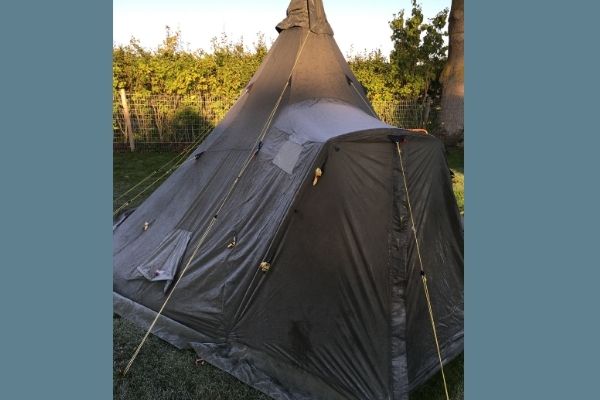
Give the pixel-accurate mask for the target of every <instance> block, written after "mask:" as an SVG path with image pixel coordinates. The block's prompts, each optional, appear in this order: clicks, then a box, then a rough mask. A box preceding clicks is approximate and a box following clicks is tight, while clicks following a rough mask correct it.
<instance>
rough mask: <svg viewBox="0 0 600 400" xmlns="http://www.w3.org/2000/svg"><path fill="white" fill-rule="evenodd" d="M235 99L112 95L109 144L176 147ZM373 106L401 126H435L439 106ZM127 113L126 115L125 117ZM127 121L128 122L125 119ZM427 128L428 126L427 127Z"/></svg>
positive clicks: (205, 129)
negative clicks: (111, 123)
mask: <svg viewBox="0 0 600 400" xmlns="http://www.w3.org/2000/svg"><path fill="white" fill-rule="evenodd" d="M235 100H236V99H233V98H220V97H211V96H206V95H194V96H180V95H147V94H139V93H129V94H125V96H124V99H123V98H122V97H121V96H119V95H118V94H115V96H114V97H113V121H112V122H113V145H114V148H115V150H117V151H118V150H125V149H128V148H129V147H130V145H131V141H130V139H129V138H128V136H127V132H128V129H127V124H128V122H129V124H130V125H131V128H130V129H131V131H132V132H133V142H134V143H135V146H136V147H137V148H140V149H151V150H157V149H158V150H179V149H181V148H183V147H185V146H186V145H188V144H190V143H193V142H195V141H197V140H198V139H199V138H201V137H203V136H205V135H207V134H208V133H210V131H212V129H213V128H214V127H215V126H216V125H217V124H218V123H219V122H220V121H221V119H222V118H223V117H224V116H225V114H226V113H227V111H228V110H229V109H230V108H231V106H232V105H233V104H234V102H235ZM373 109H374V110H375V112H376V113H377V115H378V116H379V117H380V118H381V119H382V120H383V121H384V122H386V123H388V124H390V125H393V126H398V127H401V128H426V129H430V128H431V127H432V126H433V125H435V121H436V119H437V118H436V117H437V114H438V113H439V106H438V105H436V104H435V103H433V104H432V103H431V102H423V101H419V100H398V101H388V102H385V101H379V102H374V103H373ZM127 114H128V116H129V118H126V115H127ZM128 120H129V121H128ZM430 130H431V129H430Z"/></svg>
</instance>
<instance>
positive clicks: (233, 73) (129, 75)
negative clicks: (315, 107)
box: [113, 27, 267, 98]
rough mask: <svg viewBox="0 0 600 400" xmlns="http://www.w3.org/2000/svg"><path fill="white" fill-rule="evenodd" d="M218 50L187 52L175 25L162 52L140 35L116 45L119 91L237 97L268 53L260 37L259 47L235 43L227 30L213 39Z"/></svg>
mask: <svg viewBox="0 0 600 400" xmlns="http://www.w3.org/2000/svg"><path fill="white" fill-rule="evenodd" d="M211 50H212V51H211V52H210V53H207V52H205V51H204V50H196V51H186V50H184V49H183V44H182V40H181V33H180V32H179V31H176V32H172V31H171V30H170V29H169V27H167V30H166V37H165V39H164V41H163V43H162V44H161V45H160V46H159V47H158V48H157V49H156V50H153V51H152V50H146V49H144V48H143V47H141V46H140V43H139V41H138V40H137V39H135V38H132V39H131V41H130V42H129V44H128V45H124V46H116V47H115V48H114V49H113V89H114V90H115V91H116V90H118V89H125V90H126V91H127V92H129V93H139V94H143V95H149V94H177V95H182V96H188V95H196V96H197V95H200V96H204V97H207V96H211V97H226V98H231V97H233V98H237V96H238V95H239V93H240V91H241V90H242V89H243V88H244V86H245V85H246V84H247V83H248V81H249V80H250V78H251V77H252V75H253V74H254V72H255V71H256V69H257V68H258V66H259V65H260V64H261V63H262V61H263V59H264V56H265V55H266V53H267V46H266V43H265V41H264V37H263V36H262V35H259V37H258V41H257V42H256V43H255V44H254V46H253V49H248V48H247V47H246V46H245V44H244V43H243V41H241V40H240V41H239V42H237V43H233V42H231V41H230V40H229V38H228V37H227V36H226V35H225V34H223V35H222V36H221V37H220V38H218V39H217V38H214V39H213V40H212V49H211Z"/></svg>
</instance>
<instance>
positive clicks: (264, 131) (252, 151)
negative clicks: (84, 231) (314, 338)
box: [123, 30, 311, 376]
mask: <svg viewBox="0 0 600 400" xmlns="http://www.w3.org/2000/svg"><path fill="white" fill-rule="evenodd" d="M310 34H311V31H310V30H308V31H307V32H306V36H305V37H304V40H303V41H302V46H301V47H300V50H299V51H298V54H297V55H296V60H295V62H294V65H293V66H292V70H291V71H290V76H289V77H288V79H287V80H286V84H285V86H284V87H283V89H282V91H281V94H280V95H279V98H278V99H277V102H276V103H275V106H274V107H273V110H271V114H270V115H269V118H268V119H267V121H266V122H265V125H264V126H263V129H262V130H261V132H260V134H259V135H258V137H257V139H256V142H255V144H254V146H252V148H251V149H250V154H249V155H248V158H247V159H246V161H245V162H244V164H243V165H242V168H241V169H240V172H239V173H238V175H237V177H236V178H235V180H234V181H233V183H232V184H231V186H230V188H229V190H228V192H227V194H226V195H225V196H224V197H223V200H222V201H221V204H220V205H219V208H218V209H217V211H216V213H215V214H214V216H213V217H212V218H211V220H210V223H209V225H208V227H207V228H206V230H205V231H204V233H203V234H202V236H201V237H200V239H199V240H198V243H197V244H196V247H195V248H194V251H193V252H192V255H191V256H190V258H189V259H188V262H187V263H186V265H185V267H184V268H183V270H182V271H181V274H179V277H178V278H177V280H176V281H175V284H174V285H173V288H172V289H171V291H170V292H169V294H168V295H167V297H166V298H165V301H164V302H163V304H162V306H161V307H160V309H159V310H158V313H157V314H156V316H155V317H154V320H153V321H152V323H151V324H150V326H149V327H148V329H147V331H146V333H145V334H144V337H143V338H142V340H141V341H140V344H139V345H138V346H137V348H136V349H135V351H134V353H133V355H132V356H131V359H130V360H129V362H128V363H127V366H126V367H125V370H124V371H123V376H125V375H127V372H129V370H130V369H131V366H132V365H133V363H134V361H135V359H136V358H137V356H138V354H139V353H140V351H141V349H142V347H143V346H144V343H146V340H147V339H148V336H150V333H151V332H152V329H153V328H154V326H155V325H156V321H158V319H159V318H160V316H161V315H162V312H163V311H164V309H165V307H166V306H167V303H168V302H169V300H170V299H171V296H172V295H173V292H175V289H176V288H177V285H178V284H179V282H180V281H181V279H182V278H183V276H184V275H185V273H186V271H187V270H188V268H189V267H190V265H191V264H192V261H193V260H194V258H195V257H196V254H197V253H198V250H200V247H201V246H202V244H203V243H204V240H206V237H207V236H208V234H209V233H210V231H211V229H212V227H213V225H214V224H215V222H216V221H217V218H218V216H219V213H220V212H221V210H222V209H223V207H224V206H225V203H227V200H228V199H229V197H230V196H231V193H232V192H233V190H234V189H235V187H236V186H237V184H238V182H239V181H240V178H241V177H242V175H244V172H245V171H246V169H247V168H248V166H249V165H250V163H251V162H252V160H253V159H254V156H255V155H256V153H257V152H258V150H260V147H262V146H260V143H262V140H263V139H264V137H265V135H266V134H267V132H268V130H269V127H270V126H271V123H272V122H273V117H274V116H275V113H276V112H277V109H278V108H279V105H280V104H281V99H282V98H283V95H284V93H285V91H286V90H287V88H288V86H289V83H290V80H291V78H292V75H293V74H294V70H295V69H296V66H297V65H298V60H299V59H300V56H301V55H302V51H303V50H304V46H305V45H306V42H307V41H308V37H309V36H310ZM257 148H258V150H255V149H257ZM168 172H170V170H169V171H168ZM159 179H160V178H159ZM263 262H264V261H263ZM263 262H261V264H260V267H259V268H261V269H263V271H265V270H264V268H263V267H262V266H263ZM267 270H268V269H267ZM265 272H266V271H265Z"/></svg>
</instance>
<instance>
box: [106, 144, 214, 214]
mask: <svg viewBox="0 0 600 400" xmlns="http://www.w3.org/2000/svg"><path fill="white" fill-rule="evenodd" d="M203 139H204V135H202V136H200V137H199V138H198V139H196V140H195V141H194V142H192V143H191V144H190V145H189V146H187V147H186V148H184V149H183V151H182V152H181V153H179V154H177V155H175V157H173V158H172V159H170V160H169V161H167V162H166V163H164V164H163V165H161V166H160V167H159V168H157V169H155V170H154V171H152V172H151V173H150V174H148V175H147V176H146V177H144V178H143V179H142V180H141V181H139V182H138V183H136V184H135V185H133V186H132V187H130V188H129V189H127V190H126V191H125V192H124V193H123V194H121V195H120V196H119V197H117V198H116V199H115V201H116V200H120V199H122V198H123V197H125V196H127V195H128V194H129V193H131V192H132V191H133V190H134V189H135V188H137V187H138V186H140V185H141V184H142V183H144V182H146V181H147V180H148V179H150V178H151V177H153V176H154V175H156V174H158V173H159V172H161V171H162V170H163V169H164V168H166V167H167V165H169V166H171V168H169V169H167V172H165V173H164V174H162V175H161V176H160V177H158V178H157V179H156V180H155V181H154V182H152V183H150V184H149V185H148V186H146V187H145V188H144V189H143V190H142V191H141V192H140V193H138V194H137V195H136V196H134V197H133V198H131V199H129V200H127V201H126V202H125V203H123V204H122V205H121V206H120V207H119V208H117V209H116V210H115V211H113V217H114V216H116V214H118V213H119V212H120V211H121V210H123V209H124V208H125V207H127V206H128V205H129V204H131V202H132V201H134V200H135V199H136V198H137V197H139V196H141V195H142V194H143V193H145V192H146V191H147V190H148V189H150V188H151V187H152V186H153V185H154V184H155V183H156V182H158V181H159V180H160V179H162V178H163V177H164V176H165V175H167V174H168V173H170V172H171V171H173V170H174V169H176V168H179V167H180V166H182V165H183V163H184V162H185V161H183V162H181V161H182V160H185V158H186V157H187V156H188V155H189V154H190V153H191V152H192V150H194V149H195V148H196V146H198V145H199V144H200V142H201V141H202V140H203ZM180 162H181V163H180ZM171 164H173V165H171Z"/></svg>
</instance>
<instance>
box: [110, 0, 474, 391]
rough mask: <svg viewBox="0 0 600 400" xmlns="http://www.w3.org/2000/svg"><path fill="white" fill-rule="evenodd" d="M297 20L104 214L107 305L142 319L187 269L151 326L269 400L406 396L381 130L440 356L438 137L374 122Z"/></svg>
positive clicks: (421, 342)
mask: <svg viewBox="0 0 600 400" xmlns="http://www.w3.org/2000/svg"><path fill="white" fill-rule="evenodd" d="M300 3H303V4H305V5H306V7H307V9H308V10H309V11H310V10H311V8H310V7H317V6H318V7H321V9H322V3H321V1H305V2H296V1H294V2H292V5H290V7H292V6H294V7H296V6H298V5H299V4H300ZM318 7H317V8H318ZM322 18H323V19H324V20H326V19H325V16H324V13H323V14H322ZM311 29H312V28H310V26H302V25H300V26H290V27H288V28H286V29H283V30H281V33H280V35H279V37H278V39H277V40H276V42H275V43H274V44H273V46H272V48H271V50H270V51H269V53H268V54H267V56H266V58H265V61H264V62H263V64H262V65H261V67H260V68H259V70H258V71H257V73H256V74H255V75H254V77H253V78H252V79H251V81H250V82H249V84H248V86H247V87H246V90H245V92H244V94H242V96H241V97H240V99H239V100H238V101H237V103H236V104H235V105H234V106H233V107H232V109H231V110H230V111H229V113H228V114H227V115H226V116H225V118H224V120H223V122H222V123H221V124H219V125H218V126H217V127H216V128H215V129H214V130H213V132H212V133H211V134H210V135H209V137H208V138H207V139H206V140H205V141H204V142H203V143H202V144H201V145H200V146H199V147H198V148H197V149H196V151H195V152H194V153H193V154H192V155H191V156H190V157H189V158H188V159H187V160H186V161H185V162H184V163H183V164H182V165H181V167H179V168H178V169H177V170H176V171H175V172H174V173H173V174H172V175H171V176H170V177H169V178H168V179H167V180H166V181H165V182H164V183H163V184H162V185H161V186H160V187H159V188H158V189H156V190H155V191H154V193H152V194H151V195H150V196H149V197H148V199H146V200H145V201H144V202H143V203H142V204H141V205H140V206H139V207H138V208H136V209H135V210H134V211H133V212H131V213H129V214H127V215H125V216H124V218H121V219H120V220H119V221H118V223H117V224H115V226H114V231H113V240H114V245H113V248H114V256H113V264H114V265H113V271H114V272H113V277H114V278H113V290H114V293H113V300H114V309H115V312H116V313H118V314H120V315H122V316H123V317H125V318H127V319H130V320H132V321H133V322H134V323H135V324H137V325H138V326H140V327H142V328H144V329H147V328H148V327H149V326H150V324H151V322H152V320H153V319H154V317H155V316H156V313H157V312H158V310H159V309H160V308H161V306H162V305H163V303H164V301H165V299H166V296H167V293H168V292H169V289H170V288H171V287H172V282H173V281H174V280H176V279H178V278H179V277H181V272H182V269H183V268H184V266H185V265H187V264H189V268H188V269H187V271H186V273H185V274H184V275H183V276H182V277H181V279H180V281H179V283H178V286H177V287H176V290H174V291H173V292H172V295H171V298H170V301H169V302H168V303H167V304H166V306H165V308H164V310H163V312H162V314H161V316H160V318H159V319H158V321H157V324H156V326H155V328H154V329H153V331H152V333H153V334H155V335H157V336H159V337H161V338H162V339H164V340H167V341H168V342H170V343H172V344H174V345H175V346H177V347H180V348H192V349H194V350H195V351H196V352H197V353H198V354H199V355H200V356H201V357H202V358H204V359H205V360H207V361H208V362H210V363H211V364H213V365H215V366H217V367H218V368H221V369H222V370H224V371H227V372H229V373H230V374H232V375H233V376H235V377H236V378H238V379H240V380H241V381H243V382H245V383H247V384H249V385H251V386H253V387H255V388H257V389H258V390H261V391H262V392H264V393H266V394H268V395H270V396H271V397H273V398H277V399H290V400H292V399H295V400H296V399H396V400H398V399H407V398H408V393H409V391H410V390H412V389H413V388H414V387H416V386H417V385H419V384H420V383H422V382H424V381H425V380H426V379H427V378H429V377H430V376H431V375H432V374H434V373H435V372H437V371H438V370H439V360H438V356H437V352H436V348H435V342H434V339H433V336H432V328H431V324H430V321H429V316H428V313H427V304H426V303H425V299H424V294H423V287H422V283H421V277H420V266H419V264H418V262H417V259H416V250H415V243H414V238H413V237H412V230H411V229H410V227H409V226H408V221H409V213H408V208H407V199H406V194H405V188H404V183H403V178H402V175H401V171H400V160H399V157H398V154H397V150H396V144H395V143H393V142H392V141H391V140H390V136H394V137H401V138H402V143H401V147H402V152H403V153H402V154H403V164H404V168H405V173H406V179H407V184H408V185H407V187H408V191H409V193H410V201H411V204H412V209H413V213H414V218H415V223H416V227H417V232H418V240H419V243H420V246H421V251H422V254H423V261H424V268H425V271H426V273H427V277H428V281H429V290H430V293H431V299H432V307H433V310H434V313H435V316H436V327H437V334H438V338H439V341H440V346H441V353H442V358H443V361H444V362H448V361H450V360H451V359H453V358H454V357H455V356H456V355H457V354H459V353H460V352H461V351H462V348H463V250H462V246H463V236H462V227H461V223H460V215H459V212H458V208H457V206H456V202H455V199H454V196H453V192H452V186H451V179H450V175H449V170H448V167H447V164H446V159H445V153H444V148H443V145H442V144H441V143H440V142H439V141H438V140H437V139H435V138H434V137H432V136H429V135H421V134H415V133H412V132H410V131H406V130H403V129H399V128H395V127H392V126H390V125H387V124H385V123H383V122H382V121H380V120H378V119H377V118H375V117H374V116H373V114H372V110H371V108H370V105H369V103H368V101H367V100H366V97H365V96H364V92H363V91H362V89H361V88H362V87H361V86H360V84H359V83H358V82H357V80H356V78H355V77H354V75H353V74H352V72H351V71H350V69H349V68H348V66H347V64H346V62H345V61H344V59H343V57H342V55H341V53H340V52H339V49H338V48H337V45H336V44H335V41H334V40H333V37H332V35H331V34H329V33H327V32H324V33H318V32H315V31H313V30H311ZM303 43H304V45H303ZM294 65H295V67H294ZM282 91H283V93H282ZM279 98H281V101H280V102H278V99H279ZM278 103H279V106H278V107H277V108H275V106H276V105H277V104H278ZM274 108H275V116H274V119H273V121H272V123H271V124H266V121H267V120H268V119H269V115H270V114H271V112H272V111H273V110H274ZM265 128H266V129H267V130H266V132H265V136H264V138H263V139H262V141H260V144H259V145H258V146H257V138H259V135H260V133H261V131H262V130H263V129H265ZM199 153H202V156H201V157H199V158H198V159H196V157H194V154H199ZM249 156H251V159H250V162H249V163H247V167H246V169H245V171H244V173H243V174H242V175H241V177H240V178H239V180H236V178H237V177H238V174H239V172H240V170H241V168H242V167H243V166H244V165H246V161H247V160H248V157H249ZM317 168H319V169H320V170H321V172H322V175H321V176H320V178H319V179H318V181H317V182H316V185H314V184H313V183H314V182H313V178H314V175H315V170H316V169H317ZM234 182H235V185H234ZM232 188H233V189H232ZM224 198H226V199H227V200H226V201H225V202H224V203H223V199H224ZM221 205H222V207H221ZM218 210H220V211H218ZM213 219H214V221H213V223H212V225H211V230H210V232H209V234H208V235H207V236H206V240H204V241H203V242H202V243H201V245H200V246H199V248H198V251H197V252H196V254H195V256H194V257H193V258H192V254H193V253H194V250H195V249H196V247H198V244H199V240H200V239H201V238H202V237H203V234H204V233H205V231H206V230H207V228H208V226H209V223H210V221H211V220H213ZM147 222H151V223H150V224H149V225H148V227H147V229H144V226H145V224H146V223H147ZM262 262H267V263H268V264H269V265H270V268H269V269H268V271H263V270H262V269H261V268H260V265H261V263H262Z"/></svg>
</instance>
